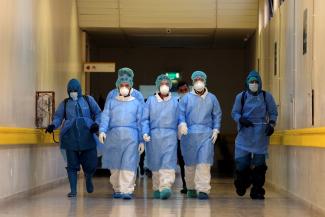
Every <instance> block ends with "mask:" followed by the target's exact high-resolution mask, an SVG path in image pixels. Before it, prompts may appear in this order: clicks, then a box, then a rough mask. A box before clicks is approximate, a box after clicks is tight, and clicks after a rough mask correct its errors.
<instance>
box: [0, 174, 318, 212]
mask: <svg viewBox="0 0 325 217" xmlns="http://www.w3.org/2000/svg"><path fill="white" fill-rule="evenodd" d="M83 184H84V181H83V179H81V180H80V182H79V193H78V197H77V198H76V199H68V198H67V197H66V196H65V195H66V193H67V191H68V184H64V185H63V186H60V187H57V188H54V189H51V190H48V191H45V192H42V193H37V194H35V195H31V196H29V197H26V198H20V199H15V200H13V201H10V202H6V203H3V204H0V210H1V211H0V217H3V216H6V217H12V216H15V217H20V216H24V217H32V216H33V217H43V216H44V217H45V216H46V217H59V216H60V217H61V216H78V217H85V216H87V217H88V216H94V217H101V216H105V217H107V216H114V217H136V216H138V217H144V216H154V217H169V216H172V217H174V216H175V217H176V216H184V217H185V216H188V217H213V216H221V217H227V216H234V217H245V216H247V217H263V216H265V217H268V216H269V217H271V216H272V217H282V216H283V217H291V216H292V217H300V216H301V217H309V216H310V217H311V216H313V217H316V216H317V217H318V216H319V217H321V216H322V215H321V214H317V213H315V212H314V211H312V210H311V208H310V207H307V206H306V205H304V204H302V203H301V202H300V201H298V200H296V199H294V198H291V197H289V196H288V195H285V194H282V193H277V192H275V191H272V190H269V189H268V190H267V199H266V200H265V201H252V200H251V199H250V198H249V196H246V197H243V198H239V197H237V196H236V195H235V194H234V190H233V186H232V180H231V179H213V187H212V193H211V195H210V196H211V198H210V200H208V201H199V200H196V199H187V198H186V197H184V196H183V195H181V194H180V193H179V190H180V188H177V187H175V189H174V194H173V196H172V198H171V199H170V200H167V201H161V200H154V199H152V195H151V194H152V190H151V179H147V178H141V179H138V180H137V188H136V192H135V199H134V200H131V201H123V200H116V199H112V189H111V186H110V185H109V183H108V178H107V177H106V178H96V179H95V187H96V189H95V192H94V193H93V194H87V193H84V191H85V189H84V187H83ZM176 186H180V180H179V179H177V183H176Z"/></svg>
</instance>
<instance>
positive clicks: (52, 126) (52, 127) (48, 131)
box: [45, 124, 55, 133]
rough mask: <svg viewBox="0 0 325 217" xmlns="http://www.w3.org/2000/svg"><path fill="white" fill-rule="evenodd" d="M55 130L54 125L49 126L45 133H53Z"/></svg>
mask: <svg viewBox="0 0 325 217" xmlns="http://www.w3.org/2000/svg"><path fill="white" fill-rule="evenodd" d="M54 129H55V126H54V124H50V125H48V126H47V128H46V130H45V133H53V131H54Z"/></svg>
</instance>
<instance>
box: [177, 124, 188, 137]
mask: <svg viewBox="0 0 325 217" xmlns="http://www.w3.org/2000/svg"><path fill="white" fill-rule="evenodd" d="M187 133H188V129H187V125H186V123H181V124H179V125H178V138H179V139H180V138H181V137H182V136H183V135H184V136H185V135H187Z"/></svg>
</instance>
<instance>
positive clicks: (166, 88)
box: [159, 84, 169, 95]
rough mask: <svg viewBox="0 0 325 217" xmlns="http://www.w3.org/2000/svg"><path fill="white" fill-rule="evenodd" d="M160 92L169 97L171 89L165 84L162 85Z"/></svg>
mask: <svg viewBox="0 0 325 217" xmlns="http://www.w3.org/2000/svg"><path fill="white" fill-rule="evenodd" d="M159 90H160V93H161V94H163V95H167V94H168V93H169V87H168V86H167V85H165V84H163V85H161V86H160V88H159Z"/></svg>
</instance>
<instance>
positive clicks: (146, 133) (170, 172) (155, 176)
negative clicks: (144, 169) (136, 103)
mask: <svg viewBox="0 0 325 217" xmlns="http://www.w3.org/2000/svg"><path fill="white" fill-rule="evenodd" d="M155 83H156V87H157V92H156V94H155V95H154V96H150V97H148V99H147V102H146V104H145V106H144V111H143V122H142V126H143V127H142V133H143V139H144V141H145V142H146V157H147V162H148V167H149V169H150V170H151V171H152V184H153V190H154V195H153V196H154V198H156V199H157V198H160V199H163V200H164V199H168V198H169V197H170V195H171V193H172V190H171V187H172V185H173V183H174V182H175V169H176V164H177V125H178V100H177V98H176V97H173V96H172V95H171V93H170V89H171V87H172V82H171V80H170V78H169V77H168V76H166V75H164V74H162V75H159V76H158V77H157V79H156V82H155Z"/></svg>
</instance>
